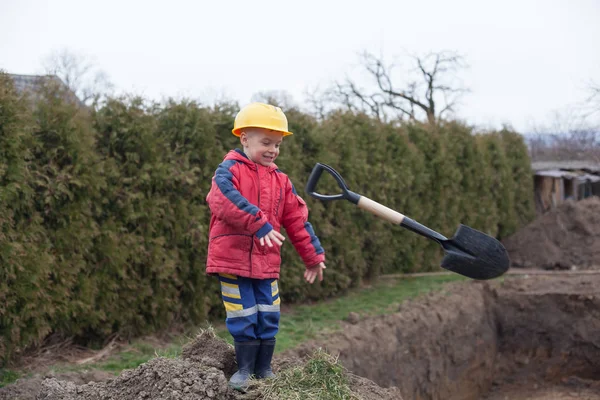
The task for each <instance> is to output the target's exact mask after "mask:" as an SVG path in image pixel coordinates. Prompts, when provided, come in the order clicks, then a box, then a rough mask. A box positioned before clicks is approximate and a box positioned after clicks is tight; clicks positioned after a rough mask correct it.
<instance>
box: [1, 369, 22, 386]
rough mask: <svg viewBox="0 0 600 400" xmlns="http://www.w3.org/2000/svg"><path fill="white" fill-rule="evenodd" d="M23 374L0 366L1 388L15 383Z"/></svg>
mask: <svg viewBox="0 0 600 400" xmlns="http://www.w3.org/2000/svg"><path fill="white" fill-rule="evenodd" d="M21 376H22V374H20V373H18V372H16V371H12V370H9V369H4V368H0V388H1V387H4V386H6V385H9V384H11V383H13V382H14V381H16V380H17V379H19V378H20V377H21Z"/></svg>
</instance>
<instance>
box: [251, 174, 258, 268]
mask: <svg viewBox="0 0 600 400" xmlns="http://www.w3.org/2000/svg"><path fill="white" fill-rule="evenodd" d="M254 165H255V166H256V177H257V178H258V204H257V205H256V206H257V207H258V209H259V210H260V173H259V171H258V164H256V163H255V164H254ZM252 253H254V235H252V243H251V245H250V275H252V264H253V263H252Z"/></svg>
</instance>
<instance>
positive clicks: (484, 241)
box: [306, 163, 510, 280]
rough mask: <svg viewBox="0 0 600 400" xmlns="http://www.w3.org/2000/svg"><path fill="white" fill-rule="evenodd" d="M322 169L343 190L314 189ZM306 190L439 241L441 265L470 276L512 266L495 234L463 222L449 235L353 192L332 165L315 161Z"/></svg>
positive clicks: (487, 274) (485, 275)
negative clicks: (493, 235)
mask: <svg viewBox="0 0 600 400" xmlns="http://www.w3.org/2000/svg"><path fill="white" fill-rule="evenodd" d="M323 171H327V172H329V173H330V174H331V175H332V176H333V177H334V178H335V180H336V181H337V183H338V185H339V186H340V188H341V189H342V193H340V194H335V195H323V194H319V193H317V192H315V188H316V186H317V182H318V181H319V178H320V177H321V174H322V173H323ZM306 193H308V194H309V195H310V196H312V197H314V198H315V199H319V200H322V201H332V200H342V199H345V200H348V201H350V202H352V203H354V204H356V205H357V206H358V207H359V208H362V209H363V210H367V211H369V212H371V213H373V214H375V215H377V216H378V217H380V218H383V219H385V220H387V221H390V222H392V223H394V224H398V225H400V226H402V227H404V228H406V229H408V230H411V231H413V232H415V233H418V234H419V235H422V236H425V237H426V238H428V239H431V240H434V241H436V242H438V243H439V244H440V245H441V246H442V248H443V249H444V253H445V255H444V258H443V259H442V263H441V267H442V268H445V269H447V270H449V271H452V272H455V273H458V274H460V275H464V276H466V277H468V278H472V279H478V280H486V279H493V278H496V277H498V276H500V275H502V274H504V273H505V272H506V271H507V270H508V268H509V266H510V259H509V258H508V252H507V251H506V249H505V248H504V246H503V245H502V243H500V242H499V241H498V240H496V239H494V238H493V237H491V236H488V235H486V234H485V233H483V232H480V231H478V230H475V229H473V228H470V227H468V226H466V225H462V224H461V225H460V226H459V228H458V230H457V231H456V232H455V233H454V237H452V238H451V239H448V238H446V237H445V236H443V235H441V234H439V233H438V232H436V231H434V230H432V229H429V228H428V227H426V226H424V225H421V224H420V223H418V222H417V221H415V220H412V219H410V218H408V217H406V216H404V215H402V214H400V213H399V212H397V211H394V210H392V209H390V208H388V207H386V206H384V205H382V204H379V203H377V202H375V201H373V200H371V199H369V198H367V197H364V196H361V195H359V194H356V193H354V192H351V191H350V190H349V189H348V186H346V183H345V182H344V179H342V177H341V175H340V174H339V173H338V172H337V171H336V170H334V169H333V168H331V167H330V166H329V165H326V164H321V163H317V164H316V165H315V167H314V168H313V170H312V173H311V174H310V177H309V178H308V183H307V184H306Z"/></svg>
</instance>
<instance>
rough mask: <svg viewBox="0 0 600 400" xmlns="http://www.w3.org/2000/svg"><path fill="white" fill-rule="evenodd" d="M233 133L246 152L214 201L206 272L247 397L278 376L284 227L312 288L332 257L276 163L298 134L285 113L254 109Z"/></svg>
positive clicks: (218, 182) (230, 161) (225, 170)
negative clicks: (253, 386) (217, 292)
mask: <svg viewBox="0 0 600 400" xmlns="http://www.w3.org/2000/svg"><path fill="white" fill-rule="evenodd" d="M232 132H233V134H234V135H235V136H238V137H239V138H240V143H241V145H242V149H243V150H240V149H236V150H231V151H230V152H229V153H228V154H227V155H226V156H225V158H224V160H223V162H222V163H221V164H220V165H219V167H218V168H217V170H216V172H215V175H214V177H213V180H212V187H211V190H210V192H209V193H208V196H207V198H206V200H207V202H208V205H209V207H210V210H211V213H212V215H211V219H210V227H209V244H208V259H207V265H206V272H207V273H208V274H210V275H218V276H219V280H220V282H221V295H222V298H223V303H224V305H225V309H226V311H227V319H226V324H227V329H228V330H229V332H230V333H231V335H232V336H233V338H234V345H235V354H236V360H237V364H238V371H237V372H236V373H235V374H234V375H233V376H232V377H231V379H230V381H229V384H230V386H232V387H233V388H235V389H237V390H242V391H244V390H246V388H247V387H248V380H249V378H250V377H251V376H252V375H253V374H254V375H255V377H256V378H258V379H262V378H272V377H274V376H275V375H274V374H273V372H272V370H271V358H272V357H273V351H274V349H275V335H276V334H277V331H278V327H279V308H280V303H281V301H280V298H279V288H278V285H277V280H278V279H279V269H280V264H281V257H280V246H281V245H282V244H283V242H284V240H285V238H284V237H283V235H282V234H281V233H279V231H280V229H281V227H283V228H285V230H286V232H287V234H288V237H289V238H290V241H291V242H292V244H293V245H294V247H295V249H296V251H297V252H298V254H299V255H300V257H301V258H302V260H303V261H304V264H305V265H306V270H305V272H304V278H305V279H306V281H307V282H309V283H311V284H312V283H313V282H314V280H315V278H316V277H317V276H318V278H319V280H320V281H322V280H323V270H324V269H325V264H324V261H325V252H324V250H323V248H322V247H321V244H320V242H319V239H318V238H317V237H316V235H315V233H314V231H313V229H312V226H311V224H310V223H309V222H308V208H307V206H306V203H305V202H304V200H303V199H302V198H301V197H300V196H298V194H297V193H296V189H295V188H294V186H293V185H292V182H291V181H290V179H289V178H288V176H287V175H286V174H284V173H283V172H281V171H280V170H279V169H278V168H277V166H276V165H275V163H274V161H275V159H276V158H277V156H278V155H279V146H280V145H281V142H282V140H283V137H284V136H288V135H291V134H292V133H291V132H289V131H288V122H287V118H286V116H285V114H284V113H283V111H281V109H280V108H279V107H274V106H272V105H268V104H263V103H252V104H249V105H247V106H246V107H244V108H242V109H241V110H240V112H239V113H238V114H237V116H236V118H235V123H234V129H233V131H232Z"/></svg>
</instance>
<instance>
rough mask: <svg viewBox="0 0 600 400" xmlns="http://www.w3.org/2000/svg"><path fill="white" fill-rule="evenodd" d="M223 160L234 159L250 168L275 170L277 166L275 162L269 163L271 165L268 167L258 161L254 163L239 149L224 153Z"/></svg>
mask: <svg viewBox="0 0 600 400" xmlns="http://www.w3.org/2000/svg"><path fill="white" fill-rule="evenodd" d="M223 160H236V161H239V162H242V163H244V164H246V165H248V166H249V167H250V168H252V169H258V168H267V169H268V170H269V171H275V170H276V169H277V168H278V167H277V165H275V163H271V165H270V166H268V167H264V166H262V165H260V164H258V163H255V162H254V161H252V160H251V159H249V158H248V156H247V155H246V153H244V152H243V151H242V150H240V149H235V150H230V151H229V152H228V153H227V154H226V155H225V158H223Z"/></svg>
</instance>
